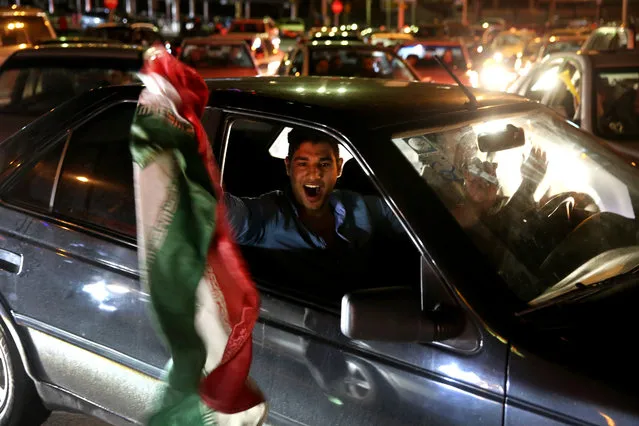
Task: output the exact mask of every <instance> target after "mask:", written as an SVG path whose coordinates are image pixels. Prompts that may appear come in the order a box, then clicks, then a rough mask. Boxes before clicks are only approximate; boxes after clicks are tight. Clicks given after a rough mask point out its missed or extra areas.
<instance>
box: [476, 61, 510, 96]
mask: <svg viewBox="0 0 639 426" xmlns="http://www.w3.org/2000/svg"><path fill="white" fill-rule="evenodd" d="M479 77H480V78H479V80H480V81H479V82H480V84H481V86H482V87H483V88H484V89H488V90H497V91H501V92H503V91H505V90H506V89H507V88H508V86H509V85H510V83H512V82H513V81H514V80H515V79H516V78H517V74H516V73H514V72H512V71H509V70H508V69H507V68H506V67H504V66H502V65H497V64H495V65H492V66H484V67H483V68H482V70H481V75H480V76H479Z"/></svg>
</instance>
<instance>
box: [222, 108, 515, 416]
mask: <svg viewBox="0 0 639 426" xmlns="http://www.w3.org/2000/svg"><path fill="white" fill-rule="evenodd" d="M254 117H263V114H252V115H248V116H247V115H242V114H228V115H226V117H225V123H226V124H225V139H224V140H225V143H224V146H223V149H222V174H223V177H222V179H223V184H224V186H225V189H226V190H227V192H228V193H230V194H233V195H236V196H243V197H258V196H260V195H261V194H264V193H267V192H269V191H272V190H275V189H284V188H286V184H287V178H286V173H285V168H284V164H283V158H284V157H285V156H286V155H287V144H288V143H287V139H286V137H287V136H286V135H287V132H288V131H289V130H290V127H289V126H290V124H288V123H289V122H287V123H282V122H279V121H277V120H267V119H263V118H260V119H257V118H254ZM291 120H293V119H292V118H291ZM340 143H341V145H340V152H342V156H343V157H344V158H349V160H347V163H346V166H345V167H344V171H343V173H342V177H341V178H340V179H341V180H340V181H339V182H338V186H340V187H341V188H342V189H350V190H358V191H359V192H360V193H366V194H372V195H374V194H376V193H377V194H379V192H378V190H377V189H376V187H375V186H374V185H373V184H372V182H371V181H370V180H369V179H368V177H367V176H366V175H365V174H364V173H363V171H362V169H361V163H360V161H361V160H362V159H361V158H360V157H359V156H358V155H357V154H355V153H353V152H352V151H351V150H350V149H349V148H348V142H347V141H345V140H340ZM404 236H406V235H404ZM401 247H402V250H405V253H406V254H407V256H406V257H403V256H401V257H393V258H392V259H394V260H391V258H390V252H386V251H384V252H379V253H374V254H375V255H378V256H379V262H378V263H377V264H383V265H386V267H385V268H384V270H383V271H376V274H378V275H377V276H378V277H382V276H383V277H389V278H388V280H386V279H381V278H380V279H381V281H382V282H384V283H386V284H387V285H411V286H412V285H416V286H417V287H420V282H428V283H429V285H428V288H427V289H426V290H425V292H424V294H425V295H427V296H424V299H420V298H419V297H416V298H415V303H416V304H420V303H424V304H430V303H435V302H434V301H435V300H438V301H442V300H453V299H451V295H450V294H449V293H448V292H447V291H446V290H445V289H444V287H443V285H441V282H440V281H435V280H436V278H435V276H436V275H435V274H434V271H433V270H432V268H431V266H430V265H431V263H430V262H429V261H427V259H426V258H424V257H422V256H420V254H419V252H418V251H417V249H416V248H415V246H412V243H409V244H408V245H406V246H401ZM242 252H243V253H244V256H245V259H246V260H247V264H248V267H249V269H250V271H251V273H252V275H253V277H254V278H255V280H256V283H257V285H258V288H259V289H260V296H261V315H260V320H259V322H258V324H257V326H256V328H255V330H254V333H253V340H254V343H255V346H254V354H253V364H252V368H251V376H252V377H253V378H254V379H255V380H256V382H257V383H258V385H259V386H260V387H261V389H262V391H263V392H264V393H265V395H266V396H267V399H268V401H269V406H270V413H269V419H268V420H267V422H268V424H273V425H292V424H295V425H299V424H305V425H324V424H326V425H329V424H330V425H376V424H379V425H390V424H397V425H424V424H429V425H439V424H450V425H458V424H486V425H495V424H500V423H501V422H502V409H503V401H504V394H505V390H504V379H505V361H506V358H505V356H506V353H507V347H506V345H505V344H504V343H502V342H500V341H499V340H498V339H497V338H495V337H493V336H492V335H490V334H489V333H486V331H485V330H484V329H483V328H481V327H480V326H478V325H477V323H476V322H475V321H474V320H469V321H468V323H467V325H466V330H465V332H464V334H463V335H462V336H460V337H459V338H458V339H454V340H451V341H447V342H442V343H438V344H432V345H419V344H398V343H388V342H386V343H384V342H370V341H366V342H364V341H355V340H351V339H348V338H347V337H345V336H344V335H343V334H342V333H341V332H340V316H339V296H340V295H341V294H342V293H341V290H342V289H343V287H341V286H336V284H335V282H333V281H330V280H327V281H321V280H320V278H318V277H320V276H322V274H323V273H324V271H323V268H326V267H328V266H329V265H330V264H329V262H330V260H331V259H329V258H328V257H326V258H324V257H323V256H330V254H324V253H316V254H314V256H313V257H312V258H308V257H306V258H304V259H305V260H302V257H299V258H298V257H295V255H296V253H293V250H290V252H289V253H284V255H286V256H288V255H291V256H293V257H291V258H290V259H289V261H288V263H286V265H288V266H284V267H281V266H277V265H279V263H271V259H274V257H273V256H280V255H282V253H281V252H280V253H278V252H277V250H269V249H264V248H259V247H257V248H255V247H246V246H242ZM401 253H404V251H401ZM299 255H300V256H303V253H299ZM395 260H396V261H397V263H395ZM332 261H333V262H336V263H340V262H342V263H345V262H347V261H345V260H344V257H338V258H334V259H332ZM374 265H375V263H371V264H369V266H370V268H374ZM404 265H406V267H404ZM392 266H395V268H393V267H392ZM344 267H345V268H346V269H348V267H349V264H348V263H345V264H344ZM389 272H390V274H389ZM404 276H406V278H405V281H404V278H402V277H404ZM409 277H410V278H409ZM340 278H341V277H340ZM335 279H336V280H337V281H339V280H338V279H337V277H336V278H335ZM317 280H320V281H317ZM339 282H342V281H339ZM434 282H437V283H438V284H437V285H433V283H434ZM362 285H364V287H366V285H367V281H366V280H363V281H362ZM343 291H346V290H343ZM329 294H330V295H331V297H329V296H328V295H329ZM335 295H337V296H338V298H337V299H336V300H333V298H332V297H333V296H335ZM328 299H331V300H330V301H328ZM336 301H337V302H336ZM336 303H337V304H336ZM469 318H471V317H469Z"/></svg>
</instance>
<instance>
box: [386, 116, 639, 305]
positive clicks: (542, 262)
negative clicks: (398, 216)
mask: <svg viewBox="0 0 639 426" xmlns="http://www.w3.org/2000/svg"><path fill="white" fill-rule="evenodd" d="M393 142H394V143H395V145H396V146H397V147H398V148H399V149H400V151H401V152H402V153H403V154H404V156H405V157H406V158H407V159H408V160H409V162H410V163H411V164H412V165H413V167H414V169H415V171H416V172H417V173H419V174H420V176H421V177H422V178H423V179H424V181H425V183H426V184H428V185H429V186H430V187H431V188H432V189H433V190H434V191H435V192H436V193H437V195H438V196H439V198H440V199H441V201H442V202H443V203H444V204H445V205H446V207H447V208H448V210H449V211H450V213H451V214H452V215H453V216H454V217H455V219H456V220H457V221H458V223H459V224H460V226H461V227H462V228H463V229H464V230H465V231H466V233H467V234H468V236H469V237H470V239H471V240H472V241H473V242H474V243H475V245H476V246H477V247H478V249H479V250H480V251H481V252H482V253H483V254H484V256H486V258H487V259H488V261H489V262H490V263H491V264H492V265H493V266H494V267H495V269H496V271H497V272H498V274H499V275H501V276H502V278H503V279H504V282H505V283H506V284H507V286H508V288H509V289H510V290H511V291H512V292H513V293H514V294H515V295H516V296H518V298H519V299H521V300H522V301H524V302H529V303H533V304H534V303H537V302H538V301H539V300H540V299H539V298H540V297H543V298H544V299H546V300H549V299H552V297H550V298H548V297H547V296H548V295H549V294H556V293H554V292H555V291H556V289H557V287H556V286H557V285H561V286H565V285H570V284H566V279H567V277H569V276H571V277H572V278H570V279H569V281H570V280H572V281H571V282H572V287H571V288H572V289H574V288H576V287H575V285H576V284H577V283H584V282H587V283H594V282H595V281H596V280H593V279H589V280H586V278H585V277H584V275H582V274H580V273H578V272H577V273H576V272H575V271H579V270H580V268H582V269H581V271H582V273H583V274H585V273H586V272H587V271H588V270H590V269H591V268H590V267H584V265H589V262H592V261H593V259H597V256H600V255H603V254H604V253H607V252H608V251H610V250H616V249H620V248H627V247H635V249H631V250H637V249H639V248H638V247H637V246H639V241H638V238H639V223H638V219H637V212H638V211H639V210H638V209H639V186H638V183H637V182H639V179H638V177H639V175H638V173H637V171H636V169H634V167H633V166H632V165H630V164H627V163H625V162H624V160H622V159H621V158H620V157H617V156H615V155H614V154H612V153H611V152H609V151H607V150H606V149H605V148H603V147H602V146H601V145H600V143H598V142H597V140H596V139H595V138H593V137H592V136H589V135H588V134H586V133H584V132H581V131H579V130H577V129H575V128H574V127H573V126H570V125H568V124H567V123H566V122H564V121H563V120H561V119H560V118H559V117H558V116H556V115H554V114H551V113H549V112H548V110H545V109H544V110H534V111H531V112H528V113H521V114H515V115H510V116H505V117H500V118H493V119H490V120H477V121H472V122H468V123H466V124H465V125H457V126H453V127H450V128H446V129H440V130H437V131H427V130H421V131H417V130H415V131H407V132H405V133H403V134H397V135H396V136H395V137H394V139H393ZM623 256H626V254H623ZM605 259H606V261H605V262H604V263H601V262H599V263H598V267H599V272H600V273H599V275H598V277H599V279H605V278H609V277H611V276H614V275H615V274H618V273H621V272H624V271H627V266H632V265H626V267H624V268H621V269H620V267H619V265H620V262H622V263H624V262H626V260H624V259H626V258H625V257H624V258H622V260H620V258H619V257H615V256H614V255H606V256H605ZM635 266H636V265H635ZM631 269H632V268H631ZM571 274H572V275H571ZM583 280H585V281H583ZM544 295H545V296H544Z"/></svg>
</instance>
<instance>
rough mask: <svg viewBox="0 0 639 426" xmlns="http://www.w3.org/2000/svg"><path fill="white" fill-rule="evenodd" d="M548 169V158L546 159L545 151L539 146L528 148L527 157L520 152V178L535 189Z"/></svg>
mask: <svg viewBox="0 0 639 426" xmlns="http://www.w3.org/2000/svg"><path fill="white" fill-rule="evenodd" d="M547 169H548V160H546V152H545V151H544V150H542V149H541V148H539V147H533V148H532V149H531V150H530V154H529V155H528V158H525V157H524V156H523V154H522V159H521V169H520V170H521V178H522V180H523V181H524V182H526V183H529V184H530V185H532V186H534V188H535V189H536V188H537V187H538V186H539V184H540V183H541V181H542V180H543V178H544V176H545V175H546V170H547Z"/></svg>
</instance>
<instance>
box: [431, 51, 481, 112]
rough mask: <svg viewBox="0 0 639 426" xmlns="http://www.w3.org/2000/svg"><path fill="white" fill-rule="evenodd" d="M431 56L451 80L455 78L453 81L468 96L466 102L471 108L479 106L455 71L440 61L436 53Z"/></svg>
mask: <svg viewBox="0 0 639 426" xmlns="http://www.w3.org/2000/svg"><path fill="white" fill-rule="evenodd" d="M433 58H435V60H436V61H437V63H438V64H439V65H440V66H441V67H442V68H443V69H445V70H446V72H447V73H448V75H450V76H451V77H452V78H453V80H455V82H456V83H457V85H458V86H459V88H460V89H461V90H462V92H464V94H465V95H466V97H467V98H468V103H469V104H470V107H471V108H472V109H477V107H478V106H479V104H478V103H477V98H476V97H475V95H473V92H471V91H470V90H468V87H466V86H464V84H463V83H462V82H461V81H460V80H459V78H457V76H456V75H455V73H454V72H453V71H452V70H451V69H450V68H448V65H446V64H445V63H444V61H442V58H440V57H439V56H438V55H433Z"/></svg>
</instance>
